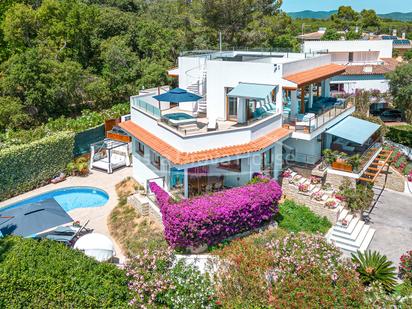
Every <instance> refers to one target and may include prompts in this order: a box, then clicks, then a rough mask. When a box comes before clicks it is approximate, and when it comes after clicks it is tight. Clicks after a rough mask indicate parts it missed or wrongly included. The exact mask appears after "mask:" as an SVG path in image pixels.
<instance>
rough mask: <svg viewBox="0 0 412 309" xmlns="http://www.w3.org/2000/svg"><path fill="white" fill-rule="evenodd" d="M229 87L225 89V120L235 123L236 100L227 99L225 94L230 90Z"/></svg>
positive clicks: (232, 98)
mask: <svg viewBox="0 0 412 309" xmlns="http://www.w3.org/2000/svg"><path fill="white" fill-rule="evenodd" d="M232 89H233V88H231V87H226V88H225V96H226V118H227V120H233V121H237V98H234V97H229V96H228V95H227V94H228V93H229V92H230V91H231V90H232Z"/></svg>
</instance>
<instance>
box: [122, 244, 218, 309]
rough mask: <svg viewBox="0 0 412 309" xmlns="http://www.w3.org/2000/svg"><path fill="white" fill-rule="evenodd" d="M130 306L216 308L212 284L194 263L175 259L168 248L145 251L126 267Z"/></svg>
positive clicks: (133, 258) (188, 308)
mask: <svg viewBox="0 0 412 309" xmlns="http://www.w3.org/2000/svg"><path fill="white" fill-rule="evenodd" d="M126 272H127V276H128V278H129V285H128V286H129V290H130V292H131V293H132V295H133V298H132V300H131V301H130V305H131V306H133V307H137V308H176V309H178V308H182V309H197V308H215V307H216V297H215V291H214V288H213V285H212V283H211V281H210V279H209V277H208V276H207V275H203V274H201V273H200V271H199V270H198V269H197V268H196V267H195V266H193V265H186V264H185V263H184V262H183V261H182V260H180V261H178V260H177V259H176V256H175V255H174V254H173V252H172V251H171V250H153V251H150V250H144V251H143V252H142V253H141V254H139V255H136V256H134V257H131V259H130V260H129V263H128V265H127V266H126Z"/></svg>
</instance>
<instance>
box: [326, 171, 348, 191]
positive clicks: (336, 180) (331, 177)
mask: <svg viewBox="0 0 412 309" xmlns="http://www.w3.org/2000/svg"><path fill="white" fill-rule="evenodd" d="M345 178H347V179H349V180H350V181H351V182H352V184H353V185H355V184H356V179H355V178H351V177H347V176H342V175H338V174H333V173H326V178H325V183H330V184H331V185H332V187H334V188H339V187H340V185H341V184H342V181H343V180H344V179H345Z"/></svg>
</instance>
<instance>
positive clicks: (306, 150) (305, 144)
mask: <svg viewBox="0 0 412 309" xmlns="http://www.w3.org/2000/svg"><path fill="white" fill-rule="evenodd" d="M284 144H285V145H286V147H291V148H293V149H295V161H296V162H301V163H309V164H314V163H316V162H317V161H318V160H319V159H320V158H321V142H319V141H318V140H317V138H314V139H312V140H310V141H306V140H301V139H296V138H289V139H287V140H286V141H285V142H284Z"/></svg>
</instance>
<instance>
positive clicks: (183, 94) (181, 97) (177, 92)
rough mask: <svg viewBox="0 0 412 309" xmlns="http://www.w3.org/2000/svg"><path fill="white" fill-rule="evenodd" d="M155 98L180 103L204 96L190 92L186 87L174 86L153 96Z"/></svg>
mask: <svg viewBox="0 0 412 309" xmlns="http://www.w3.org/2000/svg"><path fill="white" fill-rule="evenodd" d="M153 98H154V99H156V100H158V101H163V102H173V103H180V102H194V101H197V100H199V99H201V98H202V97H201V96H199V95H197V94H194V93H191V92H188V91H187V90H185V89H182V88H174V89H172V90H170V91H168V92H165V93H162V94H160V95H156V96H154V97H153Z"/></svg>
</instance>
